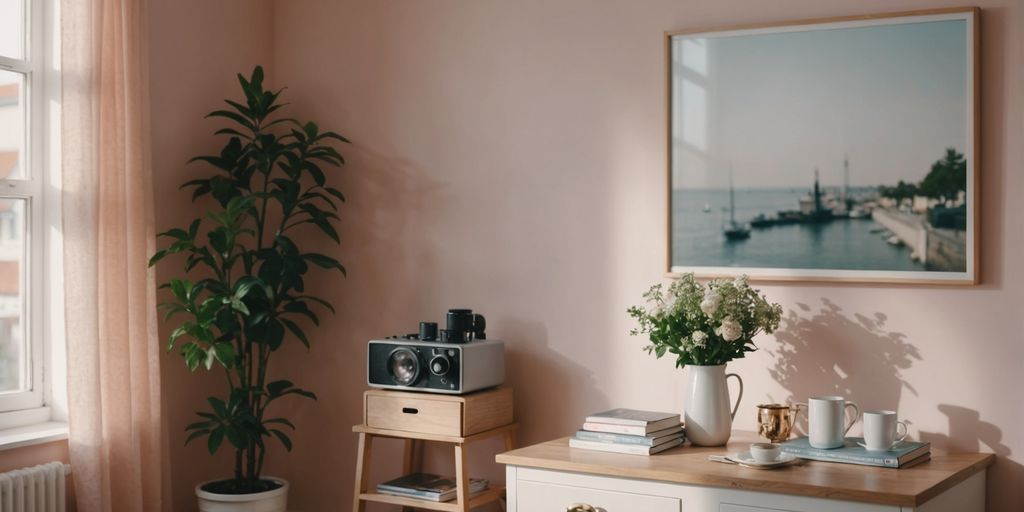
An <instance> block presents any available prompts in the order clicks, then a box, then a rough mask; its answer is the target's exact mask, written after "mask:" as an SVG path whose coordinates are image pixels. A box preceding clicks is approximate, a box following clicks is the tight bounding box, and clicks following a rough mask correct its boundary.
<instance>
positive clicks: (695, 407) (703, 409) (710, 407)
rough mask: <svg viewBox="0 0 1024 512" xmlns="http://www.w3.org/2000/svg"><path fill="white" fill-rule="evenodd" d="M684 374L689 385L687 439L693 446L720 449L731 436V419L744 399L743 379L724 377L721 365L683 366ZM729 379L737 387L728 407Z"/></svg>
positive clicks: (686, 413)
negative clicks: (735, 381) (727, 381)
mask: <svg viewBox="0 0 1024 512" xmlns="http://www.w3.org/2000/svg"><path fill="white" fill-rule="evenodd" d="M686 371H687V372H688V374H689V375H688V377H689V378H688V381H689V384H690V390H689V394H688V395H687V397H688V398H687V400H686V408H685V411H684V417H685V422H686V438H687V439H689V440H690V442H691V443H693V444H694V445H696V446H722V445H724V444H725V443H727V442H729V437H730V436H731V435H732V419H733V417H734V416H736V408H737V407H739V405H740V400H741V399H742V398H743V379H741V378H740V376H739V375H736V374H735V373H730V374H728V375H727V374H726V373H725V365H724V364H720V365H718V366H695V365H686ZM729 377H736V380H738V381H739V383H740V393H739V396H738V397H736V405H732V404H730V400H729V386H728V384H727V383H726V379H727V378H729ZM730 406H731V407H730Z"/></svg>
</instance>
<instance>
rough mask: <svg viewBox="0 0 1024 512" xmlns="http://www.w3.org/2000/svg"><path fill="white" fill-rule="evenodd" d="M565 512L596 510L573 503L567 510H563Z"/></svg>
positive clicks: (590, 511)
mask: <svg viewBox="0 0 1024 512" xmlns="http://www.w3.org/2000/svg"><path fill="white" fill-rule="evenodd" d="M565 512H597V508H596V507H594V506H593V505H587V504H586V503H573V504H572V505H569V508H567V509H565Z"/></svg>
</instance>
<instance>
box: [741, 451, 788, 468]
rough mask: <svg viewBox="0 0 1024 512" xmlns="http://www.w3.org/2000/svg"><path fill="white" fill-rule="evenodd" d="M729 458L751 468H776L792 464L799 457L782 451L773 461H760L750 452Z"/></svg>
mask: <svg viewBox="0 0 1024 512" xmlns="http://www.w3.org/2000/svg"><path fill="white" fill-rule="evenodd" d="M729 459H730V460H732V461H733V462H736V463H737V464H742V465H744V466H746V467H749V468H754V469H774V468H778V467H782V466H786V465H789V464H792V463H793V462H794V461H796V460H797V457H796V455H793V454H792V453H781V454H779V458H777V459H775V460H773V461H771V462H760V461H758V460H757V459H755V458H754V457H753V456H752V455H750V452H741V453H734V454H732V455H730V456H729Z"/></svg>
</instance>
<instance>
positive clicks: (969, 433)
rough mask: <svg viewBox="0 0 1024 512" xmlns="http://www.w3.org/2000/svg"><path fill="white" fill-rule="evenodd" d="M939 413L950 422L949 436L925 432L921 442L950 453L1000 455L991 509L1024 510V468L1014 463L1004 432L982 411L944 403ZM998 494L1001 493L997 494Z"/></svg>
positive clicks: (991, 482) (991, 479)
mask: <svg viewBox="0 0 1024 512" xmlns="http://www.w3.org/2000/svg"><path fill="white" fill-rule="evenodd" d="M939 412H941V413H942V414H945V415H946V418H947V420H948V421H949V429H948V430H947V431H948V432H949V433H948V434H940V433H937V432H923V431H922V432H921V440H922V441H928V442H930V443H932V446H934V447H936V448H940V449H944V450H946V451H949V452H991V453H994V454H996V457H997V459H996V463H995V465H994V466H992V467H991V468H990V469H989V472H988V480H987V482H986V483H987V486H988V490H987V494H988V496H989V497H990V499H992V498H995V499H996V500H998V502H996V503H989V504H988V510H1024V489H1021V487H1020V484H1021V482H1024V465H1021V464H1019V463H1017V462H1015V461H1013V460H1010V456H1011V455H1012V454H1013V453H1012V452H1011V451H1010V447H1009V446H1006V445H1005V444H1003V431H1002V430H1000V429H999V427H997V426H995V425H994V424H992V423H989V422H987V421H983V420H982V419H981V414H980V413H979V412H978V411H975V410H972V409H968V408H966V407H960V406H957V405H949V404H941V405H939ZM996 491H998V492H996Z"/></svg>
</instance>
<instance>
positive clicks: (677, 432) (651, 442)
mask: <svg viewBox="0 0 1024 512" xmlns="http://www.w3.org/2000/svg"><path fill="white" fill-rule="evenodd" d="M575 438H576V439H579V440H581V441H591V442H599V443H618V444H631V445H640V446H658V445H660V444H663V443H667V442H669V441H672V440H675V439H683V438H684V436H683V427H682V426H681V425H676V426H674V427H669V428H666V429H664V430H658V431H655V432H651V433H650V434H647V435H642V436H641V435H631V434H615V433H609V432H593V431H590V430H579V431H577V432H576V436H575Z"/></svg>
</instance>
